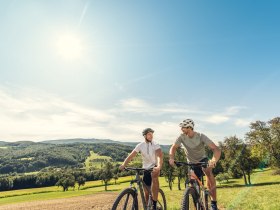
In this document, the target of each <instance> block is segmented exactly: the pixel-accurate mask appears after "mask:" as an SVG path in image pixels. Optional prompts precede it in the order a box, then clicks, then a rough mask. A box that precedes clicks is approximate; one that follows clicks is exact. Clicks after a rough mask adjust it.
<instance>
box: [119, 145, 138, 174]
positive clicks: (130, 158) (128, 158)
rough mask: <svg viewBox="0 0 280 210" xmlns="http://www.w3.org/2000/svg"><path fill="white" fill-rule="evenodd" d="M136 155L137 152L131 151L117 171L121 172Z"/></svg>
mask: <svg viewBox="0 0 280 210" xmlns="http://www.w3.org/2000/svg"><path fill="white" fill-rule="evenodd" d="M136 155H137V152H136V151H135V150H133V151H132V152H131V153H130V154H129V155H128V156H127V158H126V159H125V160H124V162H123V163H122V164H121V165H120V167H119V169H120V170H123V169H124V168H125V167H126V166H127V164H128V163H129V162H130V161H131V160H132V159H133V158H134V157H135V156H136Z"/></svg>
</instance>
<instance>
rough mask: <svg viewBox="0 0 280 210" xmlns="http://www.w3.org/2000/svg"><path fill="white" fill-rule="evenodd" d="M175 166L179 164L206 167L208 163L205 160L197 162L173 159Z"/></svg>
mask: <svg viewBox="0 0 280 210" xmlns="http://www.w3.org/2000/svg"><path fill="white" fill-rule="evenodd" d="M174 163H175V165H176V166H177V167H180V166H184V165H185V166H191V167H201V166H202V167H208V163H205V162H197V163H190V162H181V161H174Z"/></svg>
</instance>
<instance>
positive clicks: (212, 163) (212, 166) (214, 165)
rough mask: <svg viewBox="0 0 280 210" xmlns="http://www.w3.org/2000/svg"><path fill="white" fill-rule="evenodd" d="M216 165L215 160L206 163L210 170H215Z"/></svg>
mask: <svg viewBox="0 0 280 210" xmlns="http://www.w3.org/2000/svg"><path fill="white" fill-rule="evenodd" d="M216 164H217V161H216V160H213V159H212V160H209V161H208V165H209V167H210V168H215V167H216Z"/></svg>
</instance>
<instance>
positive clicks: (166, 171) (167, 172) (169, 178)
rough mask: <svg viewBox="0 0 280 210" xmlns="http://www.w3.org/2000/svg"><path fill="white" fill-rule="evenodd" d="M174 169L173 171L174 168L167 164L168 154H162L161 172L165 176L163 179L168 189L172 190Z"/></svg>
mask: <svg viewBox="0 0 280 210" xmlns="http://www.w3.org/2000/svg"><path fill="white" fill-rule="evenodd" d="M174 171H175V168H174V167H172V166H170V165H169V156H168V155H164V156H163V166H162V169H161V172H162V173H163V175H164V177H165V181H166V182H167V183H168V186H169V189H170V190H172V184H173V182H174V179H175V176H174Z"/></svg>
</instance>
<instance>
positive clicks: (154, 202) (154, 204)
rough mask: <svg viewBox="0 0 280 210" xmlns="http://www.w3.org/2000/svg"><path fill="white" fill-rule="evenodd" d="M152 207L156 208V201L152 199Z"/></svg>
mask: <svg viewBox="0 0 280 210" xmlns="http://www.w3.org/2000/svg"><path fill="white" fill-rule="evenodd" d="M153 207H154V209H157V201H154V200H153Z"/></svg>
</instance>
